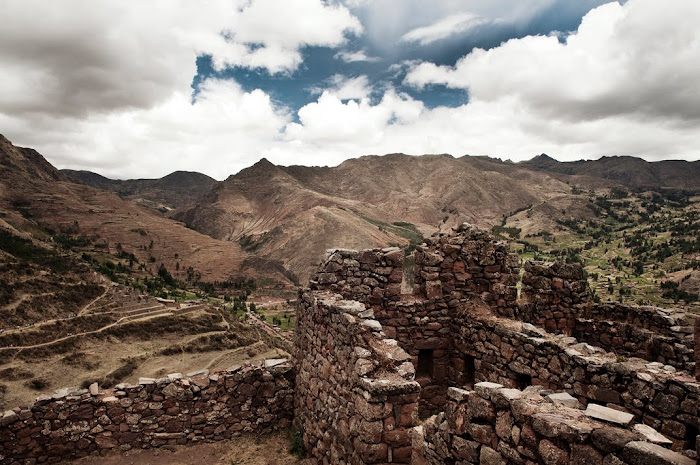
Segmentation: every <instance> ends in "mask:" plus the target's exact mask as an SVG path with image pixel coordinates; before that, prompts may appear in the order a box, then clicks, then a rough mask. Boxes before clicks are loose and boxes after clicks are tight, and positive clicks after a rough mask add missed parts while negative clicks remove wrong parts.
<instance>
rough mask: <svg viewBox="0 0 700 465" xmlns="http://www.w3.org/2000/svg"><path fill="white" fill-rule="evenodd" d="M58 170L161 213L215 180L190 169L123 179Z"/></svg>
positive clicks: (184, 202) (188, 199)
mask: <svg viewBox="0 0 700 465" xmlns="http://www.w3.org/2000/svg"><path fill="white" fill-rule="evenodd" d="M61 172H62V173H63V174H65V175H66V176H68V177H69V178H70V179H72V180H74V181H78V182H81V183H83V184H87V185H88V186H92V187H96V188H98V189H103V190H108V191H112V192H115V193H117V194H119V196H120V197H122V198H125V199H128V200H132V201H135V202H136V203H139V204H141V205H143V206H145V207H149V208H152V209H155V210H158V211H160V212H161V213H166V212H168V211H170V210H174V209H177V208H181V207H184V206H186V205H189V204H192V203H194V201H195V200H197V199H198V198H199V197H201V196H203V195H204V194H206V193H208V192H209V191H210V190H211V189H212V188H213V187H214V186H215V185H216V184H217V181H216V179H214V178H211V177H209V176H207V175H205V174H201V173H195V172H192V171H175V172H173V173H170V174H169V175H167V176H164V177H162V178H160V179H129V180H126V181H122V180H114V179H109V178H106V177H104V176H101V175H99V174H97V173H93V172H91V171H74V170H61Z"/></svg>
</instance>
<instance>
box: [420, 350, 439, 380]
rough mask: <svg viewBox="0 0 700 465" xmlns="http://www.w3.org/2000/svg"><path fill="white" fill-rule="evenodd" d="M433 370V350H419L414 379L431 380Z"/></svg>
mask: <svg viewBox="0 0 700 465" xmlns="http://www.w3.org/2000/svg"><path fill="white" fill-rule="evenodd" d="M434 368H435V360H434V355H433V349H420V350H419V351H418V363H417V366H416V378H432V377H433V370H434Z"/></svg>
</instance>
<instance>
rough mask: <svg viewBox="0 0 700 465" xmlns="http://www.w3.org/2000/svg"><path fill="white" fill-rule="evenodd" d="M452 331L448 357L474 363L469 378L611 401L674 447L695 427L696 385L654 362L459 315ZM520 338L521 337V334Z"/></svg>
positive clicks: (683, 444) (699, 389)
mask: <svg viewBox="0 0 700 465" xmlns="http://www.w3.org/2000/svg"><path fill="white" fill-rule="evenodd" d="M462 320H463V321H466V320H468V321H469V324H462V325H460V324H457V325H456V327H455V331H454V337H455V356H457V354H464V355H468V356H470V357H473V358H474V359H475V368H476V374H475V380H476V381H477V382H478V381H491V382H495V383H500V384H503V385H505V386H509V387H517V388H520V389H522V388H525V387H526V386H527V385H528V384H530V385H538V386H542V387H544V388H547V389H556V390H567V391H568V392H570V393H571V394H573V395H575V396H577V398H578V399H579V400H580V401H581V402H582V403H583V404H584V405H585V404H588V403H599V404H608V403H610V404H616V405H620V406H622V407H624V408H625V409H627V410H628V411H630V412H631V413H633V414H634V415H635V417H636V418H637V419H638V421H641V422H644V423H646V424H648V425H649V426H651V427H653V428H655V429H657V430H659V431H660V432H661V433H662V434H665V435H667V436H668V437H669V438H671V439H672V440H673V441H674V447H675V448H677V449H679V450H681V449H685V448H691V449H694V448H695V447H696V446H695V441H696V436H697V435H698V430H700V383H697V382H695V380H694V379H693V378H691V377H690V376H688V374H687V373H686V372H676V370H675V369H674V368H673V367H664V365H662V364H661V363H649V362H647V361H644V360H640V359H630V360H624V359H621V358H619V357H618V356H616V355H615V354H611V353H608V352H605V351H603V350H602V349H598V348H595V347H593V346H590V345H588V344H585V343H578V342H577V341H576V340H575V339H574V338H572V337H566V336H564V335H556V336H555V335H548V334H546V333H544V332H543V331H539V332H538V331H537V330H536V328H534V327H532V328H531V329H529V330H527V329H524V326H525V325H523V324H521V323H518V322H514V321H509V320H504V319H498V318H482V317H478V316H471V317H470V316H469V314H465V315H464V316H463V318H462ZM526 333H527V334H526Z"/></svg>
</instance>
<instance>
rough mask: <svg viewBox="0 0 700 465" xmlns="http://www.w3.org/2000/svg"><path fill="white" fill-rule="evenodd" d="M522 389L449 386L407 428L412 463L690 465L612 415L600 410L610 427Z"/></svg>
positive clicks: (621, 417)
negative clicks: (441, 403)
mask: <svg viewBox="0 0 700 465" xmlns="http://www.w3.org/2000/svg"><path fill="white" fill-rule="evenodd" d="M528 391H529V390H527V391H525V392H521V391H520V390H516V389H507V388H504V387H503V386H501V385H498V384H493V383H481V384H477V385H476V386H475V391H467V390H462V389H457V388H450V391H449V400H448V403H447V408H446V410H445V412H444V413H440V414H438V415H436V416H434V417H431V418H429V419H428V420H427V421H426V422H425V423H424V424H423V425H421V426H419V427H417V428H415V429H414V436H413V438H414V439H413V445H414V456H413V462H412V463H413V465H442V464H446V463H453V464H454V463H457V464H480V465H485V464H488V465H506V464H526V463H527V464H534V463H542V464H547V465H566V464H571V465H584V464H586V465H588V464H590V465H601V464H616V465H623V464H629V465H640V464H665V465H694V464H695V460H691V459H689V458H688V457H686V456H684V455H681V454H679V453H675V452H671V451H669V450H668V449H665V448H664V447H662V446H661V445H658V444H654V443H653V442H650V441H654V440H657V441H658V440H661V441H663V438H658V437H656V436H655V435H654V434H653V432H652V433H651V434H650V433H649V431H646V434H642V433H640V432H639V431H637V430H635V428H638V426H627V424H628V423H629V420H628V418H627V417H625V415H624V414H621V413H620V412H617V411H614V410H609V409H601V410H602V412H603V413H605V414H606V415H607V414H609V415H610V417H608V418H609V419H610V420H613V421H615V423H616V424H612V425H611V424H610V423H603V422H601V421H598V420H596V419H595V418H593V417H592V415H595V414H594V413H589V412H583V411H582V410H580V409H577V408H576V406H575V405H572V404H571V401H573V402H574V403H575V400H573V399H570V398H567V397H568V396H566V395H564V396H563V397H559V396H557V395H552V396H540V395H539V394H538V393H537V392H528ZM567 404H568V405H569V406H567ZM620 423H621V424H620ZM642 431H643V430H642Z"/></svg>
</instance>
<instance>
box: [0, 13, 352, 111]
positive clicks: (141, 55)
mask: <svg viewBox="0 0 700 465" xmlns="http://www.w3.org/2000/svg"><path fill="white" fill-rule="evenodd" d="M2 14H3V18H4V20H3V26H2V28H0V67H1V69H2V73H0V89H1V90H0V111H4V112H8V113H11V114H14V115H17V114H22V113H27V114H30V113H31V114H36V113H46V114H64V115H70V116H81V115H86V114H87V113H90V112H108V111H111V110H115V109H129V108H148V107H150V106H151V105H153V104H155V103H156V102H160V101H162V100H164V99H167V98H168V97H169V96H170V95H171V93H172V92H173V91H174V90H175V89H178V90H182V89H185V88H186V87H187V86H189V84H190V83H191V82H192V77H193V76H194V75H195V74H196V72H197V69H196V64H195V57H196V55H197V54H210V55H212V56H213V62H214V64H215V66H216V67H217V68H218V69H223V68H225V67H228V66H244V67H250V68H263V69H266V70H268V71H270V72H272V73H275V72H281V71H291V70H293V69H295V68H296V67H297V66H298V65H299V64H300V63H301V54H300V52H299V49H300V48H302V47H305V46H328V47H335V46H338V45H341V44H343V43H344V42H345V40H346V35H348V34H360V33H361V32H362V25H361V24H360V22H359V21H358V19H357V18H355V17H354V16H353V15H352V14H351V13H350V12H349V10H348V9H347V8H346V7H344V6H342V5H338V4H326V3H325V2H322V1H321V0H285V1H283V2H278V1H275V0H252V1H248V0H212V1H209V2H206V4H204V5H202V4H199V3H197V2H191V1H187V0H172V1H167V2H163V1H156V0H151V1H144V2H139V3H138V5H131V4H129V3H125V2H123V1H121V0H105V1H100V2H91V1H82V0H65V1H61V2H46V1H42V0H7V1H4V2H3V8H2Z"/></svg>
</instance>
